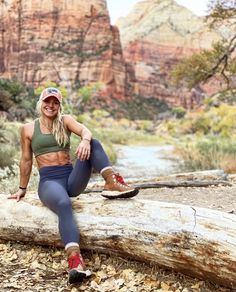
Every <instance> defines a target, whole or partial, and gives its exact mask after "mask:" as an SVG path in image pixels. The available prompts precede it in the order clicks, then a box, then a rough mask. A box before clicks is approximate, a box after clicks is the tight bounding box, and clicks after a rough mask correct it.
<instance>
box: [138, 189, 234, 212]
mask: <svg viewBox="0 0 236 292" xmlns="http://www.w3.org/2000/svg"><path fill="white" fill-rule="evenodd" d="M138 196H139V198H143V199H147V200H157V201H163V202H172V203H179V204H186V205H191V206H196V207H203V208H210V209H215V210H219V211H224V212H230V213H235V214H236V184H235V183H233V184H232V186H209V187H177V188H157V189H144V190H141V191H140V194H139V195H138Z"/></svg>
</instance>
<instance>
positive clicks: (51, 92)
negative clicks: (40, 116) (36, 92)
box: [39, 87, 62, 103]
mask: <svg viewBox="0 0 236 292" xmlns="http://www.w3.org/2000/svg"><path fill="white" fill-rule="evenodd" d="M50 96H54V97H56V99H57V100H58V101H59V102H60V103H61V102H62V94H61V92H60V90H58V89H57V88H54V87H48V88H45V89H44V90H43V91H42V93H41V94H40V97H39V100H45V99H47V98H48V97H50Z"/></svg>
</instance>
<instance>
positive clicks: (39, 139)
mask: <svg viewBox="0 0 236 292" xmlns="http://www.w3.org/2000/svg"><path fill="white" fill-rule="evenodd" d="M31 148H32V151H33V153H34V156H35V157H37V156H38V155H41V154H45V153H50V152H57V151H69V150H70V139H69V141H68V143H67V144H66V145H65V147H63V146H59V145H58V143H57V141H56V139H55V137H54V136H53V134H43V133H42V132H41V130H40V124H39V119H37V120H35V122H34V133H33V136H32V141H31Z"/></svg>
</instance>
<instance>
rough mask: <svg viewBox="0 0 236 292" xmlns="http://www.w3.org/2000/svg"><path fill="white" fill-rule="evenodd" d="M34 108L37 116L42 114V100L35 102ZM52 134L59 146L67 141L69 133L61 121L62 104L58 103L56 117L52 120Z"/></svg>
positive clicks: (64, 144)
mask: <svg viewBox="0 0 236 292" xmlns="http://www.w3.org/2000/svg"><path fill="white" fill-rule="evenodd" d="M36 110H37V112H38V114H39V116H41V115H42V100H39V101H38V102H37V106H36ZM52 134H53V136H54V137H55V139H56V141H57V143H58V145H59V146H63V147H65V146H66V144H67V143H68V142H69V135H68V132H67V131H66V129H65V127H64V123H63V106H62V104H60V108H59V111H58V114H57V116H56V118H55V119H54V120H53V123H52Z"/></svg>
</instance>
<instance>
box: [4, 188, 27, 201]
mask: <svg viewBox="0 0 236 292" xmlns="http://www.w3.org/2000/svg"><path fill="white" fill-rule="evenodd" d="M25 194H26V190H22V189H19V190H18V191H17V192H16V193H14V194H11V195H10V196H9V197H8V199H15V200H16V201H17V202H19V201H20V199H21V198H23V197H24V196H25Z"/></svg>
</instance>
